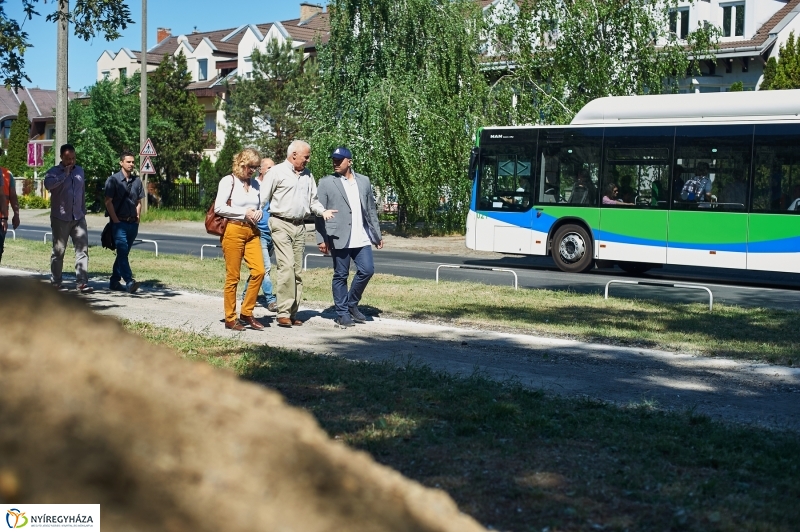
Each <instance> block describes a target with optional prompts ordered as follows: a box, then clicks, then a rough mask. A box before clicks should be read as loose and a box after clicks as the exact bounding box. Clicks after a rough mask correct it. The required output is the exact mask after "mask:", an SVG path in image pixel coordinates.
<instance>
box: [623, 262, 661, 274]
mask: <svg viewBox="0 0 800 532" xmlns="http://www.w3.org/2000/svg"><path fill="white" fill-rule="evenodd" d="M617 266H619V268H620V269H621V270H622V271H623V272H625V273H630V274H631V275H641V274H643V273H644V272H646V271H648V270H650V269H652V268H653V265H652V264H647V263H646V262H618V263H617Z"/></svg>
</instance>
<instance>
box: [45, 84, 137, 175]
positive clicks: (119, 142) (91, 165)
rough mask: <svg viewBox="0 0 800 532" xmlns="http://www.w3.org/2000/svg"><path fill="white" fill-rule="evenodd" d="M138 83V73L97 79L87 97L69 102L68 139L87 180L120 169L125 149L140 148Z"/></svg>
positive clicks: (135, 149)
mask: <svg viewBox="0 0 800 532" xmlns="http://www.w3.org/2000/svg"><path fill="white" fill-rule="evenodd" d="M139 83H140V77H139V74H138V73H136V74H134V75H133V76H131V77H130V78H121V79H118V80H114V81H109V80H102V81H98V82H97V83H95V84H94V85H92V86H91V87H89V90H88V93H87V96H88V99H80V100H72V101H71V102H70V103H69V107H68V109H67V116H68V123H67V131H68V132H69V142H70V143H71V144H72V145H74V146H75V155H76V157H77V160H78V164H79V165H81V166H82V167H83V169H84V171H85V172H86V177H87V179H92V178H97V179H105V178H107V177H108V176H109V175H111V174H113V173H114V172H116V171H118V170H119V154H120V153H121V152H122V151H124V150H130V151H132V152H133V153H136V152H138V151H139V150H138V149H137V146H138V145H139ZM48 168H49V167H48Z"/></svg>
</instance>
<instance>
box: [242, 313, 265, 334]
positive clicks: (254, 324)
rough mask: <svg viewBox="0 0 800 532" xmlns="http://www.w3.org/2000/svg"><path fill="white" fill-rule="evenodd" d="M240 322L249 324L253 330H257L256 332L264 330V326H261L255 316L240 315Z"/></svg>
mask: <svg viewBox="0 0 800 532" xmlns="http://www.w3.org/2000/svg"><path fill="white" fill-rule="evenodd" d="M239 321H241V322H244V323H246V324H248V325H249V326H250V327H252V328H253V330H256V331H260V330H261V329H263V328H264V326H263V325H261V324H260V323H259V322H258V321H257V320H256V319H255V318H254V317H253V316H244V315H240V316H239Z"/></svg>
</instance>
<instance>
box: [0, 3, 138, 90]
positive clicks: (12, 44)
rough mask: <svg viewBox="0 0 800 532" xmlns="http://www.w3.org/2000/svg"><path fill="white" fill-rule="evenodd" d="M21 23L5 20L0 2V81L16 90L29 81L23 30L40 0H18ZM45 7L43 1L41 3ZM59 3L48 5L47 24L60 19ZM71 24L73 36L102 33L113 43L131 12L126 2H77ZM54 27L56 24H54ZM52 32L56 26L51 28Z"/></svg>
mask: <svg viewBox="0 0 800 532" xmlns="http://www.w3.org/2000/svg"><path fill="white" fill-rule="evenodd" d="M21 2H22V13H23V14H22V23H20V22H19V21H17V20H16V19H13V18H8V17H7V16H6V14H5V11H4V10H3V2H0V36H1V37H0V81H1V82H2V84H3V85H6V86H12V87H19V86H20V85H22V82H23V80H27V81H30V79H29V78H28V76H26V75H25V58H24V55H25V50H26V49H27V48H29V47H31V46H33V45H32V44H31V42H30V41H29V40H28V33H27V32H25V31H23V30H22V27H23V26H24V24H25V20H30V19H32V18H33V17H34V16H39V13H38V12H37V11H36V7H37V5H38V4H39V0H21ZM42 3H44V4H47V1H46V0H45V1H44V2H42ZM59 4H60V2H51V3H50V5H51V6H53V8H52V9H54V11H53V12H51V13H50V14H49V15H47V20H48V21H49V22H54V21H56V20H58V19H59V17H60V16H61V14H60V13H59V11H58V9H59ZM66 18H67V19H68V20H69V21H70V23H71V24H72V28H73V30H74V32H75V35H77V36H78V37H80V38H81V39H83V40H84V41H89V40H91V39H93V38H94V37H95V36H97V34H98V33H101V34H102V35H103V37H105V39H106V40H107V41H113V40H114V39H117V38H119V37H120V36H121V35H122V30H124V29H125V28H127V27H128V24H133V19H131V16H130V10H129V9H128V6H127V4H126V2H125V0H76V1H75V3H74V4H73V9H72V11H71V12H68V13H67V17H66ZM54 26H55V25H54ZM53 31H54V32H55V31H56V29H55V27H54V28H53Z"/></svg>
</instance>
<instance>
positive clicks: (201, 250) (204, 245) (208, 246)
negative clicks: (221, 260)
mask: <svg viewBox="0 0 800 532" xmlns="http://www.w3.org/2000/svg"><path fill="white" fill-rule="evenodd" d="M218 247H221V246H218V245H216V244H203V245H202V246H200V260H203V248H218Z"/></svg>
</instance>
